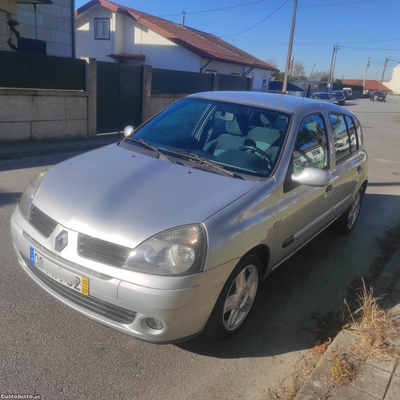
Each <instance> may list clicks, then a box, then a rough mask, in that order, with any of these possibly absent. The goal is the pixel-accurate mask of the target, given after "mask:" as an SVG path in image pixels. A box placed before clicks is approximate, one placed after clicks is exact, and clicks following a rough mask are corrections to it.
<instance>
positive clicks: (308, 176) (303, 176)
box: [292, 168, 331, 187]
mask: <svg viewBox="0 0 400 400" xmlns="http://www.w3.org/2000/svg"><path fill="white" fill-rule="evenodd" d="M292 180H293V181H296V182H298V183H300V184H301V185H307V186H314V187H324V186H328V185H329V182H330V181H331V179H330V176H329V174H328V173H327V172H326V171H324V170H323V169H318V168H304V169H303V171H301V172H297V173H294V174H292Z"/></svg>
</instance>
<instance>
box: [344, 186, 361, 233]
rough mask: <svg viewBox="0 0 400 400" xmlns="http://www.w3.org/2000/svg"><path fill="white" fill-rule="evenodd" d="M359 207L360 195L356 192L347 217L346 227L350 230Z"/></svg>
mask: <svg viewBox="0 0 400 400" xmlns="http://www.w3.org/2000/svg"><path fill="white" fill-rule="evenodd" d="M360 207H361V193H360V192H359V191H358V192H357V194H356V197H355V198H354V200H353V203H352V204H351V208H350V212H349V215H348V217H347V227H348V228H349V229H351V228H352V227H353V226H354V224H355V223H356V220H357V217H358V214H359V212H360Z"/></svg>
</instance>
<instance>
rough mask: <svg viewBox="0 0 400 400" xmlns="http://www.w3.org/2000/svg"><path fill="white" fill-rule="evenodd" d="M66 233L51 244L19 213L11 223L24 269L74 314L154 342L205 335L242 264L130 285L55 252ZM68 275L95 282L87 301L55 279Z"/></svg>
mask: <svg viewBox="0 0 400 400" xmlns="http://www.w3.org/2000/svg"><path fill="white" fill-rule="evenodd" d="M62 230H68V229H67V228H65V227H63V226H60V225H59V226H57V228H56V230H55V231H54V232H53V234H52V235H51V236H50V238H49V239H46V238H44V237H42V236H41V234H40V233H39V232H37V231H36V230H35V229H34V228H33V227H32V226H31V225H30V224H29V223H28V222H27V221H26V220H25V218H23V217H22V215H21V214H20V212H19V209H18V207H17V209H16V210H15V212H14V214H13V216H12V218H11V232H12V237H13V243H14V248H15V251H16V254H17V258H18V261H19V263H20V265H21V267H22V268H23V269H24V270H25V272H26V273H27V274H28V275H29V276H30V277H31V278H32V279H33V280H34V281H35V282H36V283H37V284H38V285H39V286H41V287H42V288H43V289H44V290H46V291H47V292H48V293H50V294H51V295H52V296H54V297H56V298H57V299H59V300H61V301H62V302H63V303H64V304H66V305H68V306H69V307H71V308H73V309H74V310H76V311H78V312H80V313H81V314H84V315H86V316H87V317H89V318H91V319H93V320H95V321H97V322H100V323H102V324H104V325H107V326H109V327H111V328H114V329H117V330H119V331H122V332H125V333H128V334H130V335H132V336H134V337H135V338H137V339H141V340H145V341H149V342H156V343H165V342H173V341H178V340H180V339H183V338H186V337H191V336H193V335H196V334H197V333H200V332H201V331H202V330H203V329H204V326H205V324H206V322H207V320H208V318H209V316H210V314H211V311H212V309H213V307H214V304H215V302H216V300H217V298H218V296H219V293H220V291H221V290H222V287H223V285H224V283H225V281H226V280H227V278H228V277H229V275H230V273H231V271H232V270H233V268H234V267H235V265H236V263H237V260H232V261H230V262H228V263H226V264H224V265H221V266H219V267H216V268H213V269H211V270H208V271H205V272H202V273H199V274H196V275H191V276H187V277H159V276H151V275H146V274H138V273H134V272H131V271H123V276H125V277H126V278H127V279H126V280H124V279H121V269H120V268H116V267H109V266H104V265H100V264H99V268H96V266H95V264H97V263H94V262H93V261H90V260H85V259H83V258H82V259H79V256H77V255H75V257H71V256H69V257H65V258H64V257H62V255H63V252H61V254H60V256H59V255H57V254H56V252H55V251H50V249H51V246H50V245H49V244H50V243H52V241H53V240H54V238H55V236H57V235H58V234H59V233H60V232H61V231H62ZM69 232H70V237H71V239H72V240H71V241H72V243H69V244H68V246H70V247H72V246H73V244H74V241H73V239H74V232H72V231H69ZM75 234H76V235H77V233H76V232H75ZM68 246H67V247H68ZM31 248H33V249H34V250H35V252H36V253H37V254H39V255H40V257H42V265H41V266H42V268H43V270H40V269H39V268H38V267H36V266H34V265H33V264H31V262H30V249H31ZM49 248H50V249H49ZM51 250H53V249H51ZM70 254H72V249H71V248H70V249H69V253H68V252H66V255H70ZM64 256H65V255H64ZM100 266H101V268H100ZM43 271H45V272H46V273H44V272H43ZM68 274H75V275H81V276H84V277H86V278H88V279H89V296H84V295H81V294H80V293H78V292H76V291H74V290H73V289H70V288H69V287H66V286H63V285H61V284H60V283H59V282H57V281H55V280H54V279H52V277H51V276H52V275H57V276H58V275H60V277H64V276H67V277H68ZM136 277H137V279H136ZM135 280H136V282H135ZM144 283H145V284H144ZM147 318H156V319H158V320H159V321H161V322H162V324H163V328H162V329H161V330H155V329H152V328H150V327H149V326H148V324H147V322H146V320H147Z"/></svg>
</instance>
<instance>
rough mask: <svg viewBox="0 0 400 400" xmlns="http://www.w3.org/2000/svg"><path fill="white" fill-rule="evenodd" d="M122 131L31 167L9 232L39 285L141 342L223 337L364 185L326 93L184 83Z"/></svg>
mask: <svg viewBox="0 0 400 400" xmlns="http://www.w3.org/2000/svg"><path fill="white" fill-rule="evenodd" d="M125 132H126V137H125V139H124V140H122V141H120V142H119V143H116V144H113V145H110V146H107V147H103V148H101V149H98V150H94V151H91V152H88V153H85V154H82V155H80V156H78V157H75V158H71V159H69V160H67V161H64V162H62V163H60V164H58V165H56V166H54V167H53V168H51V169H49V170H46V171H43V172H42V173H41V174H39V175H38V176H37V177H36V178H34V179H33V181H32V182H31V183H30V184H29V186H28V187H27V189H26V190H25V192H24V193H23V195H22V198H21V202H20V204H19V205H18V207H17V208H16V210H15V212H14V214H13V216H12V219H11V231H12V236H13V242H14V247H15V251H16V254H17V258H18V261H19V263H20V265H21V267H22V268H23V269H24V270H25V272H26V273H27V274H28V275H29V276H30V277H31V278H32V279H33V280H34V281H35V282H36V283H37V284H38V285H39V286H41V287H42V288H43V289H44V290H46V291H47V292H48V293H50V294H51V295H53V296H54V297H56V298H57V299H59V300H60V301H62V302H63V303H65V304H66V305H68V306H70V307H71V308H73V309H75V310H76V311H78V312H80V313H82V314H84V315H86V316H88V317H90V318H92V319H94V320H95V321H98V322H100V323H103V324H105V325H107V326H109V327H112V328H114V329H117V330H120V331H122V332H125V333H128V334H130V335H132V336H134V337H135V338H138V339H142V340H145V341H150V342H157V343H167V342H173V341H177V340H182V339H187V338H190V337H192V336H194V335H197V334H199V333H201V332H204V333H206V334H207V335H209V336H210V337H212V338H213V339H215V340H223V339H228V338H230V337H232V336H233V335H235V334H236V333H237V332H238V330H239V329H241V328H242V326H243V324H244V322H245V321H246V319H247V317H248V316H249V314H250V311H251V309H252V306H253V304H254V301H255V299H256V296H257V292H258V290H259V284H260V281H262V280H263V279H265V278H267V276H268V275H269V274H270V273H271V272H272V271H273V270H274V269H275V268H277V267H278V266H279V265H280V264H282V263H283V262H284V261H285V260H287V259H288V258H289V257H290V256H292V255H293V254H294V253H295V252H296V251H297V250H299V249H300V248H301V247H302V246H304V245H305V244H306V243H307V242H309V241H310V240H311V239H312V238H313V237H315V236H316V235H317V234H318V233H319V232H321V231H322V230H323V229H325V228H326V227H327V226H328V225H330V224H332V227H333V228H334V229H335V230H336V231H338V232H341V233H348V232H350V231H351V230H352V229H353V227H354V224H355V222H356V220H357V217H358V215H359V212H360V207H361V202H362V197H363V195H364V193H365V190H366V188H367V183H368V170H367V164H368V163H367V153H366V151H365V149H364V143H363V136H362V130H361V126H360V123H359V121H358V119H357V118H356V117H355V115H353V114H352V113H351V112H349V111H347V110H345V109H344V108H342V107H338V106H335V105H332V104H329V103H320V102H316V101H314V100H310V99H303V98H297V97H292V96H286V95H278V94H265V93H251V92H210V93H198V94H195V95H191V96H188V97H187V98H185V99H182V100H180V101H178V102H177V103H175V104H173V105H172V106H170V107H168V108H167V109H166V110H164V111H163V112H161V113H160V114H158V115H156V116H155V117H153V118H152V119H151V120H149V121H147V122H146V123H145V124H143V125H142V126H141V127H139V128H138V129H136V130H133V128H131V127H127V128H126V130H125ZM344 137H347V138H348V140H347V141H346V143H344V142H343V138H344ZM338 140H339V141H341V142H340V146H339V148H338V147H337V146H336V142H337V141H338ZM339 150H340V151H339ZM50 318H51V316H50Z"/></svg>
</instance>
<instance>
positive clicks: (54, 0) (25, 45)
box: [0, 0, 75, 57]
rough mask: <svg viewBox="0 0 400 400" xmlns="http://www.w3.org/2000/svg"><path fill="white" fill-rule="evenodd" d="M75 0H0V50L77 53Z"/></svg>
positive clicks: (64, 55)
mask: <svg viewBox="0 0 400 400" xmlns="http://www.w3.org/2000/svg"><path fill="white" fill-rule="evenodd" d="M74 4H75V3H74V0H0V51H2V50H5V51H18V52H25V53H37V54H44V55H50V56H61V57H74V47H75V46H74V39H75V37H74V26H73V24H74Z"/></svg>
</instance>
